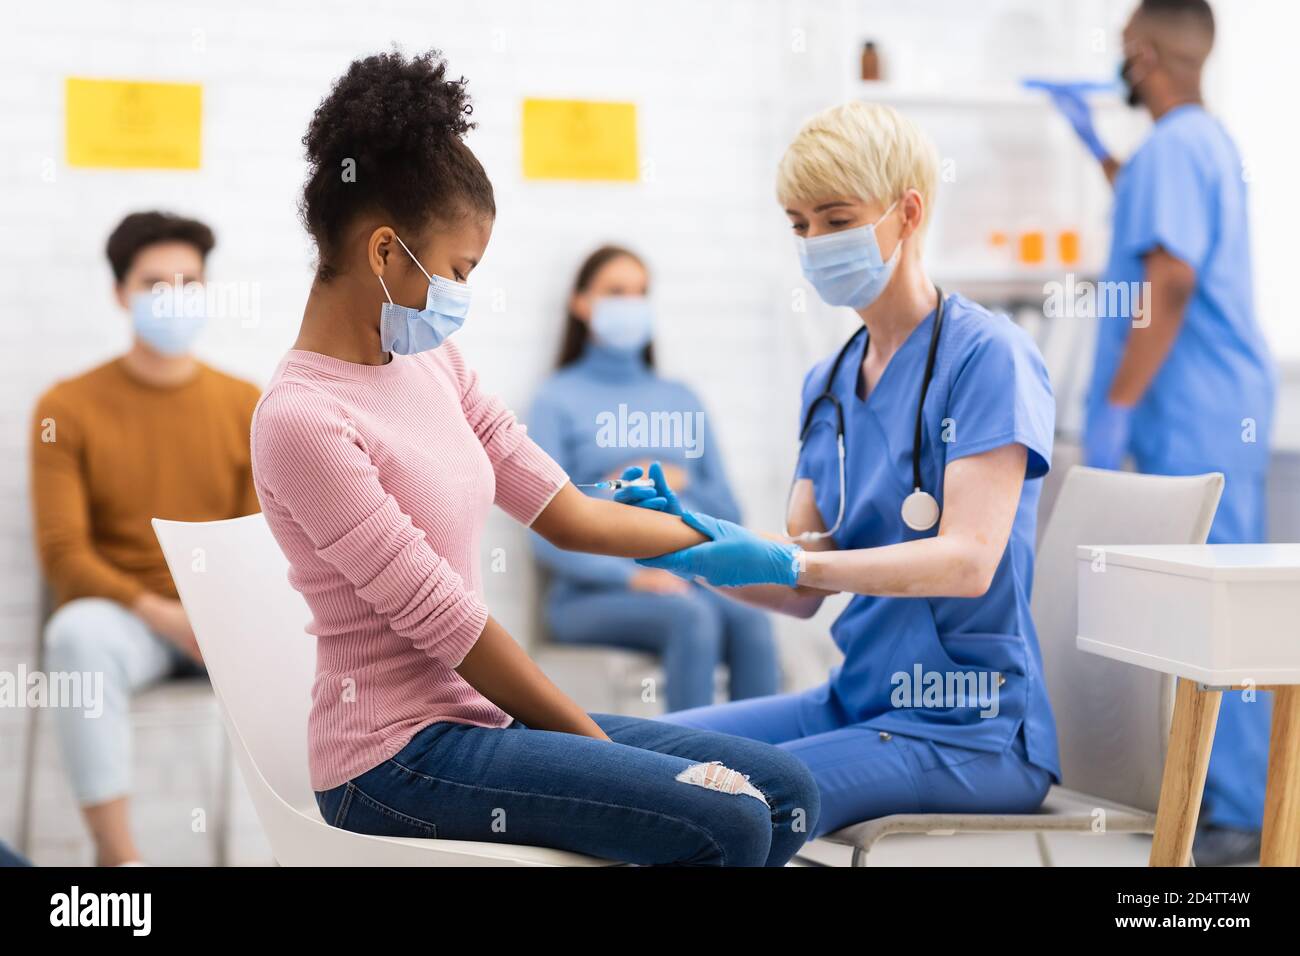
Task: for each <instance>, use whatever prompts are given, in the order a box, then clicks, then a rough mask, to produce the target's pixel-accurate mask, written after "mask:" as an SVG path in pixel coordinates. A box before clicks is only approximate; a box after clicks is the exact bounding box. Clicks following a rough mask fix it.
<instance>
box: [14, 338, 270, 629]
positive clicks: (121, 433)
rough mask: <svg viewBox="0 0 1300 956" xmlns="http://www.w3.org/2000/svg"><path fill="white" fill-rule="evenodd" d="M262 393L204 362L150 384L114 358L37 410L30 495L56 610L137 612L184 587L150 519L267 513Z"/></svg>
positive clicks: (65, 385)
mask: <svg viewBox="0 0 1300 956" xmlns="http://www.w3.org/2000/svg"><path fill="white" fill-rule="evenodd" d="M257 398H258V390H257V387H256V386H254V385H252V384H251V383H249V382H245V381H243V380H242V379H238V378H234V377H232V376H230V375H226V374H224V373H222V372H218V371H217V370H216V369H214V368H211V367H210V366H207V365H203V364H202V363H199V365H198V368H197V371H196V373H195V375H194V376H193V377H192V378H190V379H189V380H188V381H186V382H184V383H183V384H181V385H177V386H172V387H159V386H154V385H148V384H146V383H144V382H142V381H140V380H139V379H137V378H135V377H134V376H132V374H131V373H130V372H129V371H128V370H127V368H126V365H125V363H124V361H123V360H122V359H120V358H119V359H115V360H113V361H111V362H108V363H107V364H104V365H101V366H99V367H98V368H94V369H91V370H90V371H89V372H86V373H84V374H82V375H79V376H78V377H76V378H73V379H69V380H67V381H64V382H60V383H59V384H57V385H55V386H54V387H53V388H51V389H50V390H49V391H48V392H46V393H45V394H44V395H42V396H41V398H40V399H39V401H37V403H36V410H35V421H34V424H33V431H32V435H33V437H32V455H31V484H32V487H31V492H32V504H33V509H34V525H35V533H36V545H37V550H38V551H39V553H40V558H41V564H42V567H43V568H44V571H45V575H46V580H47V582H48V583H49V585H50V587H51V589H52V590H53V592H54V597H55V601H56V603H57V604H63V603H65V602H67V601H70V600H72V599H73V598H79V597H104V598H110V599H112V600H114V601H118V602H120V603H122V604H124V605H126V606H128V607H130V606H131V605H132V604H133V603H134V602H135V600H136V599H137V598H138V597H139V596H140V595H141V594H142V593H143V592H145V591H151V592H153V593H155V594H161V595H164V596H167V597H175V596H176V588H175V585H174V584H173V583H172V579H171V575H170V574H169V573H168V571H167V565H166V562H165V561H164V560H163V556H162V550H161V549H160V548H159V547H158V540H157V538H155V537H154V533H153V528H152V527H151V526H150V524H149V520H150V519H151V518H154V517H159V518H173V519H177V520H181V521H212V520H218V519H222V518H234V517H238V516H240V515H246V514H253V513H255V512H257V511H258V510H259V508H258V504H257V496H256V493H255V492H254V491H253V480H252V470H251V466H250V462H249V446H248V433H249V425H250V423H251V421H252V415H253V407H254V405H256V403H257Z"/></svg>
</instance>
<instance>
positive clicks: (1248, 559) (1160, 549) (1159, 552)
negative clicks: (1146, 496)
mask: <svg viewBox="0 0 1300 956" xmlns="http://www.w3.org/2000/svg"><path fill="white" fill-rule="evenodd" d="M1099 552H1100V553H1101V554H1102V555H1104V559H1105V561H1106V563H1107V564H1114V565H1117V566H1119V567H1124V568H1138V569H1140V570H1144V571H1156V572H1160V573H1163V574H1174V575H1179V576H1182V577H1191V578H1204V579H1208V580H1213V581H1300V543H1295V544H1148V545H1122V544H1117V545H1105V544H1097V545H1079V548H1078V551H1077V555H1078V558H1079V560H1080V561H1092V560H1094V559H1096V557H1097V555H1098V553H1099Z"/></svg>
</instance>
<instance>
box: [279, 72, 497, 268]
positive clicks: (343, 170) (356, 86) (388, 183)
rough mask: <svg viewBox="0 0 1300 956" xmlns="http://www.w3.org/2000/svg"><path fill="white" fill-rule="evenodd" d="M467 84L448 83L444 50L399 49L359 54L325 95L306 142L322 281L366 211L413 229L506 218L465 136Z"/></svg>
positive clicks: (306, 204)
mask: <svg viewBox="0 0 1300 956" xmlns="http://www.w3.org/2000/svg"><path fill="white" fill-rule="evenodd" d="M465 82H466V81H465V78H464V77H461V78H459V79H455V80H449V79H447V63H446V61H445V60H444V59H443V58H442V55H441V54H440V53H439V52H438V51H437V50H429V51H428V52H426V53H423V54H421V55H419V56H416V57H411V58H409V59H408V58H407V57H405V56H403V55H402V54H401V53H399V52H397V51H394V52H392V53H379V54H376V55H374V56H368V57H366V58H365V59H362V60H354V61H353V62H352V64H351V65H350V66H349V67H348V69H347V72H346V73H344V74H343V76H341V77H340V78H339V79H338V81H337V82H335V84H334V87H333V88H332V89H331V90H330V93H329V95H328V96H327V97H325V99H323V100H322V101H321V104H320V106H318V107H317V108H316V113H315V115H314V116H312V119H311V123H310V124H309V125H308V127H307V133H306V135H304V136H303V138H302V143H303V146H305V147H306V149H307V161H308V163H309V170H308V174H307V182H306V184H305V185H304V186H303V193H302V201H301V203H300V204H299V213H300V215H301V217H302V221H303V225H304V226H306V228H307V231H308V232H310V233H311V235H312V238H313V239H314V240H315V242H316V248H317V251H318V253H319V262H318V264H317V275H318V276H319V277H320V278H321V279H322V280H328V279H330V278H331V277H332V276H333V275H334V274H335V272H336V269H337V266H336V263H335V262H334V259H335V256H336V255H337V253H338V244H339V242H340V240H341V238H342V236H343V233H344V231H345V230H346V229H347V227H348V225H349V224H350V223H351V222H352V221H353V220H354V219H355V218H356V217H357V216H358V215H360V214H362V213H368V212H378V213H381V214H383V215H385V216H388V217H391V218H392V220H393V225H394V226H395V227H396V228H399V229H405V230H407V231H408V232H416V231H418V230H420V229H423V228H424V227H425V225H426V224H427V223H428V222H429V220H430V219H440V220H443V221H454V220H455V219H457V218H459V217H461V216H464V215H468V214H474V213H477V214H482V215H488V216H495V215H496V201H495V199H494V198H493V195H492V183H491V182H490V181H489V180H488V177H487V173H486V172H484V170H483V166H482V164H481V163H479V161H478V158H477V157H476V156H475V155H474V154H473V153H472V152H470V149H469V147H468V146H466V145H465V143H464V142H463V140H462V137H463V136H464V135H465V133H466V132H468V131H469V130H470V129H473V128H474V126H475V124H474V123H472V122H470V120H469V116H470V115H471V114H472V113H473V107H472V106H471V105H470V102H469V95H468V94H467V93H466V92H465ZM349 161H351V162H350V163H349ZM349 172H351V173H352V175H348V173H349Z"/></svg>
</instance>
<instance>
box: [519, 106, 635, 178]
mask: <svg viewBox="0 0 1300 956" xmlns="http://www.w3.org/2000/svg"><path fill="white" fill-rule="evenodd" d="M523 156H524V178H525V179H578V180H613V181H617V182H635V181H636V180H637V179H638V178H640V177H639V169H638V165H637V143H636V104H635V103H602V102H596V101H592V100H536V99H527V100H524V130H523Z"/></svg>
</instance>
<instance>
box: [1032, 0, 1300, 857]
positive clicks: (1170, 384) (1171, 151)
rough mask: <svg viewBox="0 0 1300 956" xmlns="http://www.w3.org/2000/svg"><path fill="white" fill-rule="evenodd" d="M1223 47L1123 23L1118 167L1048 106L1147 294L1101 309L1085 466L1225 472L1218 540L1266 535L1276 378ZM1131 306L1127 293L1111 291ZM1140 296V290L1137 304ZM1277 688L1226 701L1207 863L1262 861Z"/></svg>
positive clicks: (1134, 283) (1147, 9)
mask: <svg viewBox="0 0 1300 956" xmlns="http://www.w3.org/2000/svg"><path fill="white" fill-rule="evenodd" d="M1213 43H1214V16H1213V14H1212V13H1211V11H1210V7H1209V5H1208V4H1207V3H1205V0H1144V2H1143V3H1142V4H1141V6H1139V7H1138V9H1137V10H1136V11H1135V12H1134V13H1133V15H1132V17H1131V18H1130V19H1129V22H1128V24H1127V26H1126V27H1125V28H1124V55H1125V59H1124V63H1123V68H1122V76H1123V79H1124V83H1125V85H1126V87H1127V89H1128V101H1129V103H1130V105H1133V106H1135V107H1136V106H1141V107H1143V108H1145V109H1146V110H1147V111H1148V112H1149V113H1150V114H1151V117H1152V119H1154V121H1155V126H1154V128H1153V129H1152V130H1151V133H1150V135H1149V136H1148V137H1147V139H1146V141H1145V142H1144V143H1143V144H1142V146H1141V147H1140V148H1139V149H1138V151H1137V152H1136V153H1134V154H1133V156H1132V157H1130V158H1129V160H1128V162H1126V163H1124V164H1123V165H1122V166H1121V165H1120V164H1119V163H1118V162H1117V161H1116V160H1114V159H1113V158H1111V156H1110V154H1109V152H1108V151H1107V150H1106V148H1105V146H1104V145H1103V144H1102V143H1101V141H1100V139H1099V138H1098V136H1097V134H1096V132H1095V130H1094V129H1093V127H1092V121H1091V118H1090V116H1089V113H1088V108H1087V104H1086V103H1085V102H1084V100H1083V99H1082V98H1081V97H1079V96H1078V95H1077V94H1076V93H1073V92H1071V90H1070V88H1069V87H1052V88H1051V89H1050V92H1052V96H1053V100H1054V102H1056V103H1057V105H1058V106H1059V107H1060V108H1061V110H1062V112H1063V113H1065V115H1066V116H1067V117H1068V118H1069V119H1070V121H1071V123H1072V124H1073V125H1074V127H1075V129H1076V131H1077V132H1078V133H1079V136H1080V138H1081V139H1082V140H1083V142H1084V143H1085V144H1086V145H1087V146H1088V148H1089V149H1090V150H1091V151H1092V153H1093V154H1094V155H1095V156H1096V157H1097V159H1098V160H1099V161H1100V162H1101V164H1102V168H1103V169H1104V170H1105V172H1106V174H1107V176H1108V177H1109V178H1110V179H1111V180H1112V182H1113V183H1114V186H1115V207H1114V232H1113V236H1112V239H1111V251H1110V260H1109V262H1108V264H1107V266H1106V273H1105V276H1104V279H1105V280H1106V285H1105V286H1103V288H1104V289H1120V290H1123V289H1128V288H1140V289H1143V290H1144V293H1145V294H1144V295H1139V296H1138V297H1137V299H1138V302H1139V305H1140V311H1139V310H1129V311H1120V312H1115V311H1114V310H1112V312H1111V313H1110V314H1105V315H1102V316H1101V319H1102V321H1101V322H1100V323H1099V331H1098V341H1097V352H1096V360H1095V365H1094V368H1093V375H1092V386H1091V389H1090V394H1089V399H1088V406H1087V421H1086V427H1085V438H1084V460H1085V462H1086V463H1087V464H1089V465H1093V466H1095V467H1098V468H1118V467H1120V465H1121V464H1122V463H1123V461H1124V459H1125V457H1126V456H1127V455H1129V454H1132V456H1133V460H1134V463H1135V464H1136V466H1137V469H1138V471H1141V472H1144V473H1146V474H1154V475H1187V474H1198V473H1202V472H1209V471H1221V472H1223V474H1224V478H1225V483H1224V489H1223V497H1222V499H1221V500H1220V502H1219V510H1218V513H1217V514H1216V515H1215V519H1214V525H1213V527H1212V528H1211V529H1210V538H1209V540H1210V541H1211V542H1213V543H1251V542H1259V541H1263V540H1264V539H1265V528H1264V501H1265V482H1266V477H1267V472H1268V460H1269V432H1270V430H1271V426H1272V419H1273V405H1274V398H1275V392H1276V378H1275V372H1274V367H1273V362H1272V359H1271V358H1270V356H1269V352H1268V347H1267V345H1266V344H1265V341H1264V336H1263V335H1262V333H1261V331H1260V328H1259V325H1258V324H1257V323H1256V319H1255V309H1254V302H1253V296H1252V292H1251V257H1250V228H1249V223H1248V220H1247V211H1246V210H1247V193H1246V183H1245V177H1244V175H1243V170H1244V166H1243V164H1242V159H1241V155H1240V154H1239V153H1238V152H1237V148H1236V146H1235V145H1234V144H1233V142H1232V139H1231V138H1230V137H1229V136H1228V133H1227V131H1226V130H1225V129H1224V128H1223V126H1222V125H1221V124H1220V123H1219V121H1218V120H1217V119H1215V118H1214V117H1213V116H1212V115H1211V114H1210V113H1208V112H1206V110H1205V107H1204V105H1203V104H1202V98H1201V71H1202V68H1203V67H1204V65H1205V61H1206V58H1207V57H1208V56H1209V54H1210V49H1211V47H1212V46H1213ZM1103 298H1105V299H1106V300H1107V301H1110V302H1122V301H1123V300H1124V297H1123V296H1119V297H1114V296H1106V297H1103V296H1101V295H1098V297H1097V299H1098V301H1102V300H1103ZM1130 298H1132V297H1130ZM1271 697H1272V695H1271V694H1267V693H1262V694H1259V695H1258V696H1256V695H1255V694H1254V693H1253V692H1247V693H1232V694H1224V695H1223V703H1222V705H1221V708H1220V711H1219V722H1218V729H1217V731H1216V733H1215V739H1214V749H1213V752H1212V754H1211V757H1210V766H1209V772H1208V774H1207V776H1206V781H1205V799H1204V806H1203V807H1202V811H1201V828H1200V829H1199V830H1198V832H1197V837H1196V843H1195V845H1194V847H1193V856H1194V858H1195V860H1196V862H1197V864H1198V865H1201V866H1206V865H1218V864H1229V863H1236V862H1246V861H1248V860H1251V859H1258V856H1259V833H1260V829H1261V827H1262V824H1263V814H1264V786H1265V782H1266V776H1267V766H1268V739H1269V725H1270V717H1271V706H1272V704H1271Z"/></svg>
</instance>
